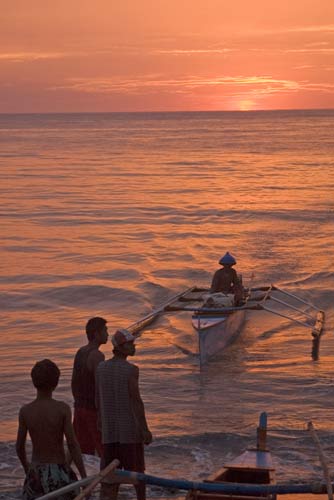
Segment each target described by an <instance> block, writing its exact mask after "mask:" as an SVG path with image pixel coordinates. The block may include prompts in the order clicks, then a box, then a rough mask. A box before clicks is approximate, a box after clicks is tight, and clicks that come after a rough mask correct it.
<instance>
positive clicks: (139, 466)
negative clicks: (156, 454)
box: [95, 329, 152, 500]
mask: <svg viewBox="0 0 334 500" xmlns="http://www.w3.org/2000/svg"><path fill="white" fill-rule="evenodd" d="M134 340H135V337H134V336H133V335H132V334H131V333H130V332H129V331H127V330H125V329H120V330H117V331H116V333H115V334H114V335H113V336H112V338H111V341H112V344H113V346H114V349H113V353H114V356H113V358H111V359H108V360H107V361H103V362H102V363H100V364H99V365H98V368H97V372H96V388H95V390H96V406H97V408H98V413H99V418H100V425H101V431H102V443H103V448H104V460H105V466H107V465H108V464H109V463H110V462H112V460H114V459H115V458H117V459H118V460H119V461H120V468H124V469H126V470H132V471H135V472H144V470H145V461H144V445H148V444H150V443H151V442H152V434H151V432H150V430H149V428H148V426H147V422H146V417H145V409H144V404H143V401H142V399H141V396H140V392H139V384H138V380H139V369H138V367H137V366H136V365H134V364H132V363H129V362H128V361H127V359H126V358H127V357H128V356H134V354H135V352H136V348H135V345H134ZM118 486H119V485H118V484H114V485H108V484H103V486H102V492H101V498H103V499H116V498H117V493H118ZM135 489H136V494H137V500H145V498H146V493H145V483H140V484H137V485H135Z"/></svg>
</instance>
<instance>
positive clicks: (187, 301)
mask: <svg viewBox="0 0 334 500" xmlns="http://www.w3.org/2000/svg"><path fill="white" fill-rule="evenodd" d="M214 295H216V294H213V295H212V298H213V300H211V301H210V300H208V299H210V290H209V289H208V288H205V287H198V286H193V287H191V288H188V289H187V290H185V291H184V292H181V293H179V294H177V295H175V296H173V297H171V298H170V299H169V300H168V301H167V302H165V303H164V304H162V305H161V306H160V307H158V308H157V309H155V310H153V311H152V312H151V313H150V314H148V315H146V316H144V317H143V318H142V319H140V320H139V321H137V322H136V323H133V324H132V325H130V326H129V327H128V329H129V330H130V331H131V332H132V333H133V334H134V335H135V336H136V335H137V336H139V335H140V332H141V330H143V328H145V327H146V326H148V325H149V324H150V323H152V322H153V321H154V320H155V319H156V318H157V317H158V316H159V315H160V314H162V313H166V312H176V311H188V312H190V313H191V315H192V318H191V320H192V325H193V327H194V329H195V330H196V331H197V332H198V344H199V358H200V363H201V365H204V364H206V363H207V362H208V361H209V360H210V359H211V358H212V357H213V356H214V355H215V354H217V353H218V352H220V351H222V350H223V349H224V348H225V347H226V346H227V345H228V344H230V343H231V342H232V341H233V340H234V339H235V337H236V336H237V335H238V334H239V332H240V330H241V328H242V325H243V323H244V320H245V316H246V312H247V310H255V311H267V312H269V313H271V314H274V315H277V316H280V317H283V318H286V319H289V320H290V321H292V322H294V323H297V324H299V325H302V326H303V327H306V328H308V329H309V330H311V333H312V336H313V337H314V342H313V351H312V356H313V358H314V359H317V346H319V339H320V335H321V333H322V331H323V327H324V322H325V313H324V311H322V310H320V309H319V308H318V307H316V306H315V305H314V304H312V303H311V302H309V301H306V300H304V299H302V298H301V297H299V296H297V295H295V294H292V293H290V292H288V291H286V290H283V289H281V288H279V287H278V286H275V285H273V284H272V285H268V286H259V287H250V288H244V297H243V300H242V301H241V303H240V304H239V305H233V303H232V302H231V304H230V305H227V306H226V305H223V306H222V305H217V304H216V303H215V301H214ZM220 295H221V294H220ZM286 297H288V298H289V299H290V302H287V301H286ZM283 299H285V300H283ZM269 301H271V302H273V303H276V304H278V308H277V309H274V308H272V307H269V306H268V305H267V304H268V302H269ZM225 302H226V301H225ZM294 304H295V305H294ZM293 313H294V315H292V314H293Z"/></svg>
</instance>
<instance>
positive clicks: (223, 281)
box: [210, 252, 242, 303]
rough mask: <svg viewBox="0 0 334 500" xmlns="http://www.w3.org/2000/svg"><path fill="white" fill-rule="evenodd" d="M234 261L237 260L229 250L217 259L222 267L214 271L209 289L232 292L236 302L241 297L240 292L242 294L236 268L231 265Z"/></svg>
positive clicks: (226, 292)
mask: <svg viewBox="0 0 334 500" xmlns="http://www.w3.org/2000/svg"><path fill="white" fill-rule="evenodd" d="M236 263H237V261H236V260H235V258H234V257H233V255H231V254H230V253H229V252H226V253H225V255H223V257H222V258H221V259H220V260H219V264H221V265H222V266H223V267H222V268H221V269H218V270H217V271H216V272H215V274H214V276H213V279H212V283H211V290H210V291H211V293H217V292H222V293H225V294H228V293H234V295H235V303H238V302H239V300H240V298H241V297H240V294H242V286H241V283H240V279H239V278H238V275H237V272H236V270H235V269H233V267H232V266H234V265H235V264H236Z"/></svg>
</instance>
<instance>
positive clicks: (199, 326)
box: [192, 310, 246, 364]
mask: <svg viewBox="0 0 334 500" xmlns="http://www.w3.org/2000/svg"><path fill="white" fill-rule="evenodd" d="M245 316H246V311H245V310H241V311H235V312H233V313H231V314H226V315H220V316H217V315H216V316H210V315H202V316H201V315H194V316H193V317H192V325H193V327H194V328H195V329H196V330H197V332H198V342H199V357H200V363H201V364H205V363H207V362H208V361H209V360H210V358H212V357H213V356H214V355H215V354H217V353H218V352H220V351H222V350H223V349H224V348H225V347H226V346H227V345H229V344H230V343H232V342H233V340H234V339H235V338H236V337H237V335H238V334H239V332H240V330H241V328H242V325H243V323H244V321H245Z"/></svg>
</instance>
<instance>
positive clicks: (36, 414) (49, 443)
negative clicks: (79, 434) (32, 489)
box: [20, 399, 71, 464]
mask: <svg viewBox="0 0 334 500" xmlns="http://www.w3.org/2000/svg"><path fill="white" fill-rule="evenodd" d="M21 418H22V419H23V422H24V423H25V425H26V427H27V430H28V431H29V434H30V437H31V441H32V444H33V454H32V462H33V463H56V464H63V463H65V453H64V447H63V436H64V431H65V423H66V421H67V420H68V419H70V418H71V411H70V408H69V406H68V405H67V404H66V403H64V402H62V401H57V400H55V399H46V400H43V399H36V400H34V401H32V402H31V403H29V404H27V405H25V406H23V407H22V408H21V411H20V419H21Z"/></svg>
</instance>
